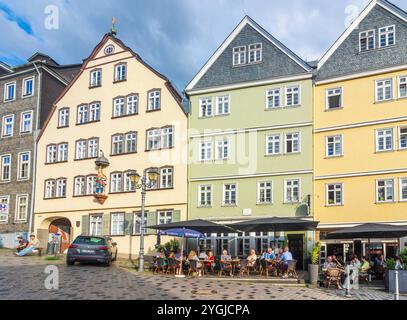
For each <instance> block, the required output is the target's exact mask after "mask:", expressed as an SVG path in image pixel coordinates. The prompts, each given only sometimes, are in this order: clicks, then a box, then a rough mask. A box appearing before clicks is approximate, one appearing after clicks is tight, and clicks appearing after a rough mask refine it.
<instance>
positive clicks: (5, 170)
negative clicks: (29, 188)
mask: <svg viewBox="0 0 407 320" xmlns="http://www.w3.org/2000/svg"><path fill="white" fill-rule="evenodd" d="M0 159H1V177H0V178H1V179H0V180H1V181H10V180H11V155H4V156H1V157H0Z"/></svg>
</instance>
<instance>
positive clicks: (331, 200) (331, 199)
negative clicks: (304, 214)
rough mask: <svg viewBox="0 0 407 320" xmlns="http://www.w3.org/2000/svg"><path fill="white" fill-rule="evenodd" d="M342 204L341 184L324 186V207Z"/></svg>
mask: <svg viewBox="0 0 407 320" xmlns="http://www.w3.org/2000/svg"><path fill="white" fill-rule="evenodd" d="M342 204H343V196H342V184H341V183H336V184H328V185H327V186H326V205H327V206H340V205H342Z"/></svg>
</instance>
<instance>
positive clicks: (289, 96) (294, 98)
mask: <svg viewBox="0 0 407 320" xmlns="http://www.w3.org/2000/svg"><path fill="white" fill-rule="evenodd" d="M300 104H301V101H300V86H295V87H288V88H286V89H285V105H286V106H287V107H292V106H298V105H300Z"/></svg>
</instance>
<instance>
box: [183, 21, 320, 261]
mask: <svg viewBox="0 0 407 320" xmlns="http://www.w3.org/2000/svg"><path fill="white" fill-rule="evenodd" d="M186 92H187V94H188V96H189V99H190V115H189V134H190V136H189V138H190V139H189V143H190V163H189V219H197V218H200V219H207V220H213V221H218V222H224V223H230V222H237V221H242V220H248V219H256V218H262V217H276V216H278V217H297V218H298V217H301V218H303V217H308V218H311V219H312V217H311V216H310V214H311V213H312V209H311V208H309V202H310V201H309V199H310V197H311V194H312V68H311V67H310V65H308V64H307V63H306V62H305V61H303V60H301V59H300V58H299V57H298V56H297V55H295V54H294V53H293V52H292V51H290V50H289V49H288V48H286V47H285V46H284V45H283V44H282V43H281V42H279V41H278V40H277V39H275V38H274V37H273V36H272V35H270V34H269V33H268V32H267V31H266V30H264V29H263V28H262V27H261V26H259V25H258V24H257V23H256V22H254V21H253V20H252V19H251V18H249V17H245V18H244V19H243V20H242V22H241V23H240V24H239V25H238V26H237V27H236V29H235V30H234V31H233V32H232V33H231V34H230V36H229V37H228V38H227V39H226V40H225V41H224V42H223V44H222V45H221V46H220V47H219V49H218V50H217V51H216V52H215V53H214V55H213V56H212V57H211V58H210V59H209V61H208V63H207V64H206V65H205V66H203V68H202V69H201V70H200V71H199V73H198V74H197V75H196V76H195V78H194V79H193V80H192V81H191V82H190V84H189V85H188V87H187V88H186ZM311 238H312V235H310V234H306V233H296V234H295V233H293V234H284V233H281V234H278V233H277V234H272V233H264V234H263V233H258V234H254V233H253V234H252V233H251V234H238V235H234V234H229V235H224V234H218V235H212V238H208V239H207V240H206V241H205V243H202V247H206V248H208V247H211V248H212V249H213V250H214V251H215V254H220V253H221V251H222V249H223V248H228V250H229V251H230V253H231V254H232V255H239V256H242V255H246V254H247V253H248V250H249V249H250V248H254V249H256V251H263V250H265V249H267V247H268V246H270V245H273V246H274V245H279V246H280V247H281V246H282V245H284V244H286V243H287V242H288V241H290V242H291V246H292V249H293V250H295V251H296V252H295V253H294V254H295V255H297V259H298V260H302V259H301V258H300V256H301V257H302V256H303V255H304V252H305V251H306V250H307V246H308V245H309V243H311V241H312V239H311ZM300 262H301V264H302V261H300Z"/></svg>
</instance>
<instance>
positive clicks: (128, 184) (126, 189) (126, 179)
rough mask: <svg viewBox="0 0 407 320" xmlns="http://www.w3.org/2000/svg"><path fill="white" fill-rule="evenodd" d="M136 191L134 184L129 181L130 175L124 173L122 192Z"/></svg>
mask: <svg viewBox="0 0 407 320" xmlns="http://www.w3.org/2000/svg"><path fill="white" fill-rule="evenodd" d="M134 191H136V184H135V183H133V182H132V181H131V179H130V173H129V172H126V173H124V192H134Z"/></svg>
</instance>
